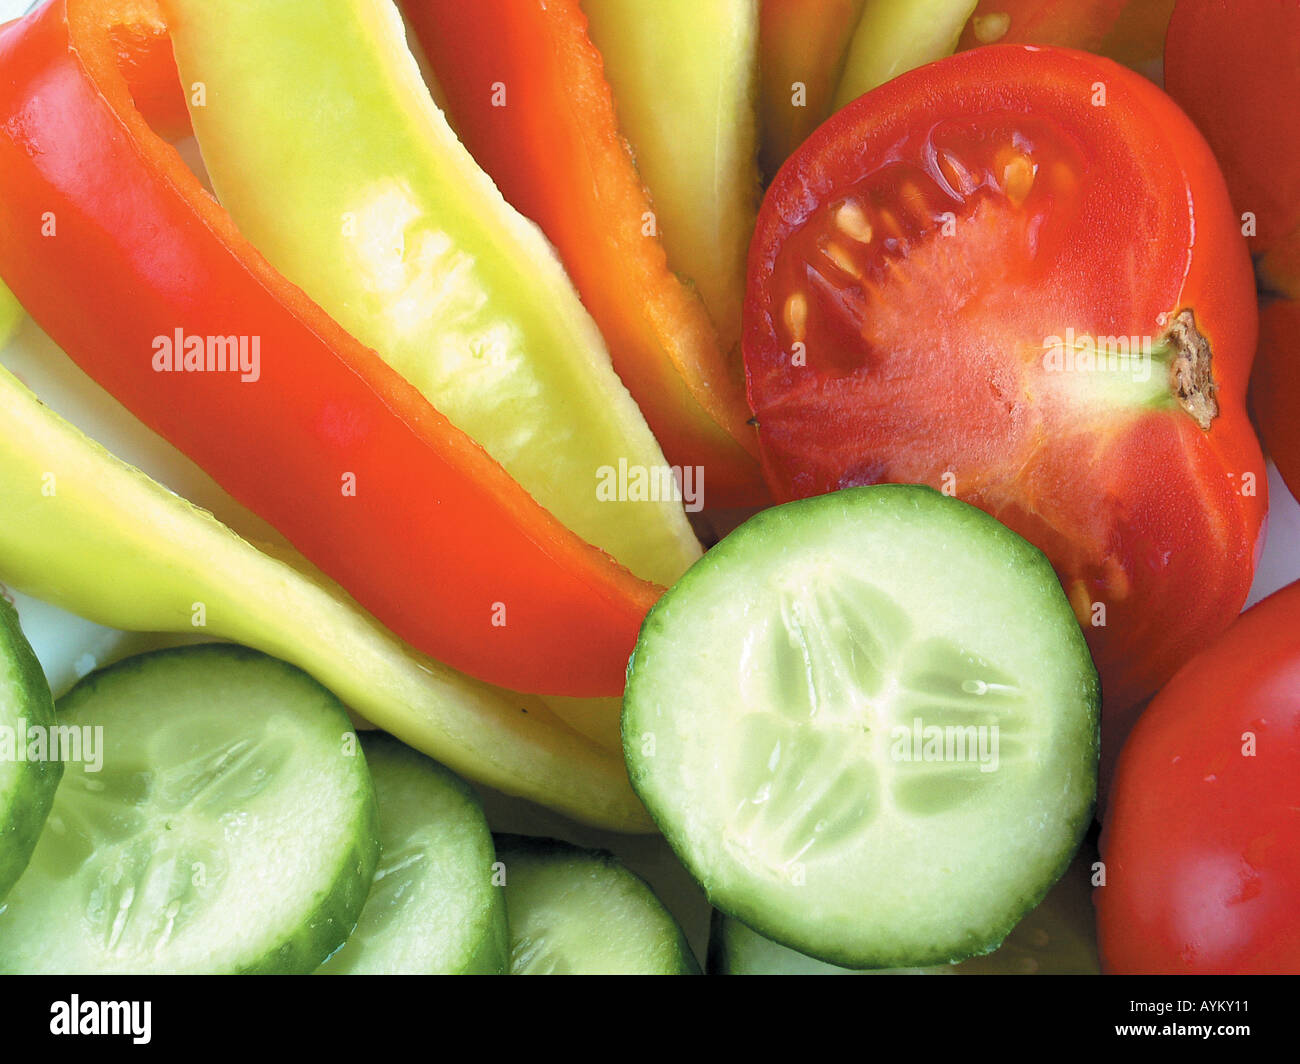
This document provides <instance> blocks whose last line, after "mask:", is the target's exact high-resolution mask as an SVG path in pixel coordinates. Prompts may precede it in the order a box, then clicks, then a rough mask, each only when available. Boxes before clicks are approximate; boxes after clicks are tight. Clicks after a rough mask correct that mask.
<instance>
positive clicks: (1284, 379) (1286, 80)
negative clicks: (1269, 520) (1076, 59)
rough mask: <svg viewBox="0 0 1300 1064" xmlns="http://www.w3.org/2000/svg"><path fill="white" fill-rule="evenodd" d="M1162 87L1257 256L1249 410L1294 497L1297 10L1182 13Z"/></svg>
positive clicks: (1299, 458)
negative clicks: (1219, 176)
mask: <svg viewBox="0 0 1300 1064" xmlns="http://www.w3.org/2000/svg"><path fill="white" fill-rule="evenodd" d="M1165 84H1166V86H1167V87H1168V89H1169V93H1170V95H1172V96H1173V98H1174V99H1175V100H1177V101H1178V103H1179V104H1180V105H1181V106H1182V107H1183V108H1184V109H1185V110H1186V111H1187V113H1188V114H1189V115H1190V116H1191V118H1192V120H1193V121H1194V122H1195V123H1196V124H1197V126H1198V127H1199V128H1200V130H1201V132H1202V133H1204V134H1205V137H1206V139H1207V140H1209V142H1210V147H1212V148H1213V149H1214V154H1215V156H1216V157H1217V158H1218V160H1219V162H1220V164H1221V165H1222V166H1223V173H1224V176H1225V177H1226V178H1227V180H1228V191H1229V192H1230V193H1231V194H1232V201H1233V205H1234V207H1235V208H1236V210H1237V213H1238V216H1239V219H1240V226H1241V230H1242V232H1243V233H1245V234H1246V237H1247V241H1248V243H1249V244H1250V248H1251V251H1252V252H1253V253H1254V255H1255V271H1256V274H1257V276H1258V280H1259V288H1260V295H1261V297H1262V300H1263V306H1262V308H1261V313H1262V319H1261V323H1260V324H1261V335H1260V346H1259V357H1258V359H1257V361H1256V365H1255V373H1254V377H1253V379H1252V381H1251V405H1252V407H1253V409H1254V412H1255V416H1256V419H1257V420H1258V422H1259V428H1260V434H1261V435H1262V436H1263V438H1264V443H1265V445H1266V447H1267V448H1268V451H1269V453H1270V454H1271V455H1272V456H1273V459H1274V461H1275V462H1277V467H1278V469H1279V470H1280V471H1281V473H1282V476H1283V478H1284V479H1285V480H1286V483H1287V487H1289V488H1290V489H1291V492H1292V494H1294V495H1297V496H1300V353H1298V351H1297V345H1296V336H1297V324H1300V5H1296V4H1294V3H1266V2H1262V0H1261V2H1256V3H1244V4H1243V3H1233V4H1229V3H1225V2H1223V0H1202V2H1200V3H1194V4H1180V5H1179V6H1178V9H1177V11H1176V12H1175V13H1174V18H1173V21H1172V22H1171V23H1170V25H1169V38H1168V41H1167V44H1166V48H1165Z"/></svg>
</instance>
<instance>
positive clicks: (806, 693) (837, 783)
mask: <svg viewBox="0 0 1300 1064" xmlns="http://www.w3.org/2000/svg"><path fill="white" fill-rule="evenodd" d="M1097 700H1098V691H1097V675H1096V671H1095V670H1094V669H1093V666H1092V662H1091V661H1090V659H1089V657H1088V650H1087V646H1086V644H1085V643H1084V641H1083V636H1082V635H1081V633H1080V632H1079V627H1078V624H1077V623H1076V622H1075V620H1074V617H1073V614H1072V613H1071V611H1070V607H1069V603H1068V602H1067V601H1066V598H1065V596H1064V594H1063V593H1062V591H1061V587H1060V584H1059V583H1058V582H1057V580H1056V577H1055V574H1054V573H1053V572H1052V570H1051V567H1050V566H1049V565H1048V563H1047V560H1046V559H1045V558H1044V557H1043V556H1042V555H1041V554H1040V553H1039V552H1038V551H1037V550H1035V549H1034V548H1033V547H1031V546H1030V545H1029V544H1028V543H1026V542H1025V541H1024V540H1022V539H1021V538H1020V537H1019V536H1017V535H1015V534H1014V533H1013V532H1011V531H1009V530H1008V529H1006V528H1005V527H1003V526H1002V525H1000V524H998V522H997V521H995V520H993V519H992V518H991V517H989V516H988V515H987V514H984V513H982V512H980V511H979V510H976V509H975V508H974V507H971V506H967V505H966V504H964V503H962V502H959V501H958V500H956V499H950V498H947V497H945V496H942V495H940V494H939V493H938V492H934V491H931V490H929V489H927V488H920V487H904V486H883V487H874V488H855V489H850V490H847V491H842V492H835V493H832V494H830V495H825V496H822V497H819V498H816V499H808V500H804V501H801V502H797V503H790V504H788V505H785V506H780V507H777V508H775V509H772V510H767V511H764V512H763V513H761V514H759V515H758V516H757V517H754V518H752V519H751V520H750V521H749V522H747V523H746V524H745V525H743V526H741V528H739V529H738V530H737V531H735V532H733V533H732V534H731V535H730V536H728V537H727V538H726V539H724V540H723V541H722V542H721V543H720V544H718V545H717V546H716V547H714V548H713V549H712V550H710V551H709V553H708V554H706V555H705V556H704V559H703V560H702V561H700V562H698V563H696V565H694V566H693V567H692V568H691V570H690V572H688V573H687V574H686V576H685V577H683V578H682V579H681V580H680V581H679V582H678V583H677V584H676V585H674V587H673V588H672V589H671V590H670V591H669V592H668V593H667V594H666V595H665V596H664V597H663V598H662V599H661V600H660V602H659V603H658V604H657V605H656V606H655V608H654V610H652V611H651V614H650V616H649V617H648V618H647V619H646V624H645V627H644V628H643V629H642V632H641V637H640V639H639V641H638V643H637V648H636V651H635V652H634V654H633V656H632V662H631V664H630V665H629V668H628V687H627V692H626V694H625V696H624V710H623V737H624V749H625V752H626V755H627V759H628V767H629V773H630V775H631V777H632V785H633V786H634V787H635V788H636V790H637V793H638V794H640V795H641V797H642V799H643V800H644V801H645V803H646V807H647V808H648V809H649V810H650V813H651V815H652V816H654V818H655V821H656V822H657V823H658V824H659V826H660V828H661V829H662V830H663V832H664V835H665V836H666V837H667V839H668V842H669V843H670V845H671V846H672V848H673V850H674V851H675V852H676V853H677V856H678V857H679V858H680V859H681V860H682V862H683V864H685V866H686V868H687V870H688V871H690V872H691V874H692V875H693V876H694V877H695V878H696V880H697V881H698V882H699V883H700V885H701V886H702V887H703V888H704V891H705V893H706V894H707V895H708V897H709V900H710V901H711V902H712V903H713V904H714V906H716V907H717V908H719V909H721V910H722V911H723V912H725V913H727V914H729V915H731V916H733V917H736V918H737V919H740V920H742V921H744V922H745V923H746V924H748V925H749V926H750V927H752V928H754V929H755V930H756V931H758V932H759V933H760V934H762V935H765V936H767V937H769V938H772V939H775V940H776V941H778V942H780V943H781V944H783V945H786V946H789V947H791V948H793V949H797V950H799V951H800V952H802V953H806V954H809V955H811V956H813V957H816V958H817V959H819V960H826V961H830V962H832V963H835V964H840V965H844V966H846V967H853V968H913V967H925V966H929V965H933V964H942V963H948V962H951V961H955V960H961V959H963V958H965V957H969V956H973V955H976V954H980V953H984V952H987V951H988V950H990V949H993V948H994V947H995V946H997V945H998V943H1000V942H1001V941H1002V940H1003V938H1004V937H1006V934H1007V933H1008V932H1009V931H1010V930H1011V928H1012V927H1014V926H1015V925H1016V923H1018V922H1019V920H1020V919H1021V917H1022V916H1023V915H1024V914H1025V913H1026V912H1028V911H1029V910H1030V909H1032V908H1033V907H1034V906H1035V905H1037V904H1038V902H1039V901H1041V900H1042V898H1043V895H1044V894H1046V893H1047V891H1048V889H1049V888H1050V887H1051V885H1052V884H1053V883H1054V882H1055V881H1056V880H1057V879H1058V878H1059V877H1060V875H1061V873H1062V872H1063V871H1064V870H1065V867H1066V865H1067V864H1068V863H1069V860H1070V857H1071V856H1072V855H1073V853H1074V851H1075V849H1076V848H1077V847H1078V844H1079V840H1080V838H1081V837H1082V835H1083V832H1084V830H1085V829H1086V828H1087V826H1088V824H1089V822H1090V820H1091V811H1092V803H1093V798H1094V794H1095V789H1096V771H1097Z"/></svg>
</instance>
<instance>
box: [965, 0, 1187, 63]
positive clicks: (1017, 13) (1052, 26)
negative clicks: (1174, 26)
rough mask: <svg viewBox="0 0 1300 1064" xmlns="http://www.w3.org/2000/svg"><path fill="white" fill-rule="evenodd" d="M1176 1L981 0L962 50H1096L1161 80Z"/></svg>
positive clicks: (968, 27) (966, 30) (971, 20)
mask: <svg viewBox="0 0 1300 1064" xmlns="http://www.w3.org/2000/svg"><path fill="white" fill-rule="evenodd" d="M1174 4H1175V0H979V3H978V4H977V5H976V7H975V13H974V14H973V15H972V16H971V19H970V22H969V23H967V25H966V28H965V30H963V31H962V35H961V43H960V44H959V45H958V47H959V49H960V50H962V51H964V50H966V49H967V48H978V47H980V46H981V45H985V44H1035V45H1042V44H1049V45H1054V46H1058V47H1064V48H1079V49H1082V50H1084V51H1088V52H1096V53H1097V54H1098V55H1104V56H1106V57H1108V58H1110V59H1114V60H1115V61H1116V62H1118V63H1123V64H1124V65H1125V66H1128V67H1132V68H1133V69H1134V70H1136V71H1138V72H1139V73H1142V74H1146V75H1147V76H1149V77H1153V78H1155V79H1157V80H1158V79H1159V76H1160V54H1161V51H1162V50H1163V48H1164V42H1165V30H1166V29H1167V28H1168V26H1169V17H1170V16H1171V15H1172V14H1173V11H1174Z"/></svg>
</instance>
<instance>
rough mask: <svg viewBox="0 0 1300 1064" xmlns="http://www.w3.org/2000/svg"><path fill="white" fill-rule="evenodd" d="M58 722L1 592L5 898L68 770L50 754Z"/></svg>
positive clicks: (0, 878)
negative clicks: (51, 730) (53, 727)
mask: <svg viewBox="0 0 1300 1064" xmlns="http://www.w3.org/2000/svg"><path fill="white" fill-rule="evenodd" d="M53 723H54V700H53V699H52V698H51V697H50V687H49V684H47V683H46V682H45V673H43V672H42V671H41V664H40V662H39V661H37V660H36V655H35V654H33V653H32V648H31V646H30V645H29V644H28V642H27V640H26V638H25V637H24V636H23V630H22V628H21V627H19V624H18V611H17V610H15V609H14V608H13V606H12V605H11V604H10V602H9V600H8V599H5V598H3V597H0V903H3V901H4V898H5V895H6V894H7V893H8V892H9V888H10V887H12V886H13V885H14V883H15V882H17V880H18V877H19V876H20V875H21V874H22V871H23V869H24V868H26V867H27V862H28V860H30V858H31V856H32V851H33V850H34V849H35V848H36V840H37V839H39V838H40V835H41V826H42V825H43V824H44V823H45V818H46V816H47V815H48V814H49V812H50V806H51V805H52V804H53V802H54V792H55V789H56V788H57V787H58V785H59V779H60V777H62V775H63V762H62V761H61V760H58V759H57V758H55V759H51V757H50V752H51V751H50V746H49V728H50V726H51V725H52V724H53ZM29 755H35V756H29ZM0 911H2V910H0Z"/></svg>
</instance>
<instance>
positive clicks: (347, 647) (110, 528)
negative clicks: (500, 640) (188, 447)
mask: <svg viewBox="0 0 1300 1064" xmlns="http://www.w3.org/2000/svg"><path fill="white" fill-rule="evenodd" d="M0 421H2V422H3V424H4V425H5V431H4V432H3V433H0V499H4V503H5V519H4V520H3V521H0V582H4V583H6V584H9V585H10V586H13V587H15V588H18V589H19V590H22V591H25V592H27V593H28V594H31V595H33V596H35V597H37V598H41V599H44V600H46V601H47V602H52V603H54V604H55V605H58V606H62V607H63V608H65V609H67V610H70V611H71V612H73V613H76V614H79V615H81V616H83V617H85V618H87V619H89V620H92V621H95V622H97V623H99V624H103V625H107V626H109V627H112V628H121V629H124V630H127V631H136V632H186V633H190V634H193V633H195V632H201V633H204V634H206V635H208V636H211V637H212V638H214V639H230V640H232V641H234V642H237V643H242V644H244V645H246V646H252V647H256V648H258V649H260V650H264V651H266V652H267V653H269V654H272V655H274V656H275V657H278V658H282V659H284V660H286V661H290V662H292V663H293V664H295V665H297V666H299V667H300V668H302V669H304V670H305V671H306V672H308V673H310V674H311V675H313V676H314V677H316V679H318V680H319V681H320V682H321V683H323V684H325V686H326V687H328V688H330V689H331V690H332V691H333V692H334V693H335V694H336V695H338V696H339V698H341V699H342V700H343V701H344V702H345V703H346V704H347V705H348V706H349V707H351V708H352V709H354V710H356V711H357V712H358V713H360V714H361V715H362V716H363V717H365V718H366V719H367V720H369V721H371V722H372V723H374V724H376V725H378V726H379V727H381V728H383V729H385V730H386V731H389V732H392V733H393V734H394V735H396V736H398V737H399V738H401V739H402V740H404V741H405V742H407V743H409V744H410V745H412V746H414V747H416V748H417V749H419V750H421V751H423V752H424V753H427V754H429V755H430V756H432V757H434V758H436V759H437V760H438V761H440V762H441V763H443V764H445V765H447V766H448V767H450V768H451V769H452V770H453V771H455V772H458V773H460V774H461V775H463V776H468V777H470V778H472V779H477V780H481V781H482V782H484V783H487V784H489V785H491V786H493V787H496V788H497V789H499V790H502V791H505V792H506V793H508V794H514V795H518V796H520V797H524V798H529V799H531V800H533V801H536V802H540V803H541V804H543V805H548V806H551V807H552V808H555V809H558V810H560V811H561V812H565V813H567V814H568V815H570V816H572V817H574V818H575V819H578V820H582V821H585V822H588V823H593V824H598V825H601V826H603V827H609V828H612V829H613V830H616V831H645V830H647V829H648V827H649V820H648V817H647V816H646V813H645V810H644V809H643V808H642V806H641V804H640V802H639V801H638V800H637V799H636V797H635V795H633V794H632V791H631V788H630V787H629V786H628V782H627V772H626V769H625V768H624V764H623V759H622V757H621V755H620V754H618V753H616V752H614V753H611V752H610V751H607V750H604V749H602V748H601V747H599V746H598V745H597V744H595V743H593V742H591V741H590V740H587V739H585V738H583V737H582V736H580V735H578V734H577V733H575V732H573V731H572V730H571V729H569V728H568V727H567V726H565V725H564V724H563V723H562V722H561V721H560V720H559V719H558V718H557V717H555V716H554V715H553V714H552V713H551V712H550V710H548V709H547V707H546V705H545V704H544V703H543V702H542V701H541V700H540V699H538V698H537V697H535V696H532V695H516V694H511V693H509V692H506V691H502V690H499V689H497V688H494V687H489V686H487V685H486V684H482V683H479V682H478V681H476V680H472V679H470V678H469V677H466V676H464V675H462V674H461V673H458V672H455V671H454V670H452V669H450V668H448V667H447V666H445V665H442V664H440V663H439V662H436V661H433V660H432V659H430V658H427V657H424V656H422V655H420V654H417V653H415V652H414V651H413V650H411V649H410V648H409V647H408V646H406V644H404V643H402V642H401V641H400V640H398V639H397V638H396V637H395V636H393V635H392V634H391V633H390V632H388V631H387V629H385V628H384V627H383V626H382V625H380V624H379V622H377V621H376V620H375V619H374V618H373V617H371V616H370V615H369V614H368V613H366V612H364V611H363V610H361V609H360V608H359V607H358V606H357V605H356V603H355V602H353V601H352V599H351V598H349V597H348V596H347V595H346V593H345V592H343V591H342V590H341V589H340V588H339V587H338V586H337V585H336V584H333V583H331V582H329V581H327V580H326V579H324V578H323V577H322V576H321V575H320V574H319V573H317V572H315V571H314V570H312V569H311V568H310V567H308V566H307V564H306V562H305V561H304V560H303V559H302V558H301V556H299V555H296V554H292V553H288V552H286V553H284V554H283V557H282V558H273V557H271V556H269V555H268V554H266V553H263V552H262V551H260V550H258V549H257V548H256V547H254V546H252V545H250V544H249V543H248V542H246V541H245V540H243V539H241V538H239V536H237V535H236V534H235V533H234V532H232V531H231V530H230V529H229V528H227V527H226V526H225V525H223V524H221V523H220V522H219V521H217V520H216V519H215V518H213V517H212V515H211V514H209V513H207V512H205V511H203V510H200V509H198V508H197V507H195V506H192V505H191V504H190V503H188V502H186V501H185V500H184V499H182V498H180V497H178V496H176V495H174V494H172V493H171V492H169V491H168V490H167V489H165V488H163V487H162V486H161V485H159V484H157V483H156V482H154V481H152V480H150V479H149V478H148V477H146V476H145V475H144V474H143V473H141V472H139V471H138V470H136V469H134V468H132V467H131V466H128V465H126V464H125V463H123V462H121V461H119V460H118V459H116V458H115V457H113V456H112V455H111V454H109V453H108V452H107V451H105V450H104V449H103V448H102V447H100V446H99V445H98V444H97V443H95V442H94V441H92V440H90V439H88V438H87V437H86V436H84V435H83V434H82V433H81V432H79V431H78V430H77V429H75V428H74V427H73V426H71V425H70V424H68V423H67V422H66V421H64V420H63V419H62V418H60V417H59V416H58V415H56V414H55V413H54V412H53V411H51V410H50V409H49V408H48V407H46V406H44V405H43V404H42V403H41V402H40V401H39V400H38V399H37V398H36V396H34V395H33V394H32V393H31V391H29V390H28V389H27V388H25V387H24V386H23V385H22V384H21V383H19V381H18V380H17V379H16V378H15V377H14V376H13V375H12V374H11V373H9V372H8V371H7V370H5V369H3V368H2V367H0ZM233 510H234V507H233V504H232V512H233ZM200 607H201V609H202V626H201V627H196V622H197V621H198V618H199V613H198V612H197V611H198V609H199V608H200Z"/></svg>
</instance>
